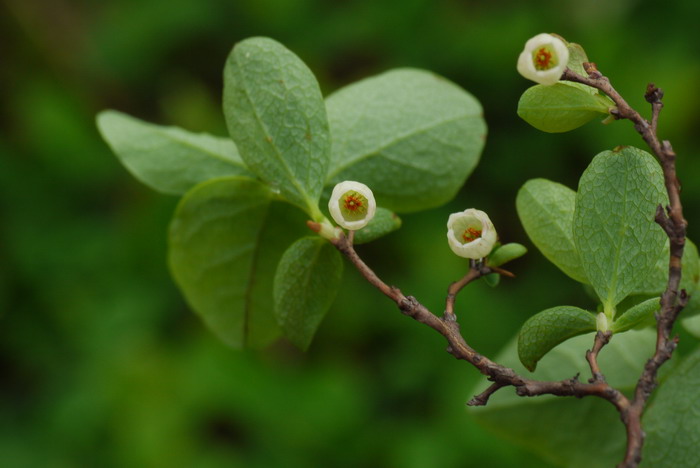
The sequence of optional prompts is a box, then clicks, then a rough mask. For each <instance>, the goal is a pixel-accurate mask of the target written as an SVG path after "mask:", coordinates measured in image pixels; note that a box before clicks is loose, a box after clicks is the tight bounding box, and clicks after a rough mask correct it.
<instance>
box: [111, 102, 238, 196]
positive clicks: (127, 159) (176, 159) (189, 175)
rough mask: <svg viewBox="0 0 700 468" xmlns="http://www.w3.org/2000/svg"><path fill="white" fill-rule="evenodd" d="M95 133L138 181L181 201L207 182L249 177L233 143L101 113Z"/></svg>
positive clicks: (112, 112) (201, 134) (118, 113)
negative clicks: (181, 197)
mask: <svg viewBox="0 0 700 468" xmlns="http://www.w3.org/2000/svg"><path fill="white" fill-rule="evenodd" d="M97 127H98V128H99V130H100V133H101V134H102V137H103V138H104V139H105V140H106V141H107V143H109V146H110V147H111V148H112V150H113V151H114V153H115V154H116V155H117V157H118V158H119V160H120V161H121V162H122V164H124V166H126V168H127V169H128V170H129V172H131V173H132V174H133V175H134V177H136V178H137V179H138V180H140V181H141V182H143V183H144V184H146V185H148V186H149V187H151V188H153V189H155V190H158V191H159V192H163V193H168V194H174V195H181V194H183V193H185V192H186V191H187V190H189V189H190V188H192V187H194V186H195V185H197V184H198V183H200V182H204V181H205V180H209V179H214V178H217V177H225V176H234V175H251V174H250V172H249V171H248V169H247V168H246V167H245V164H243V160H241V157H240V156H239V155H238V150H237V149H236V145H234V144H233V142H232V141H231V140H230V139H229V138H219V137H214V136H211V135H207V134H206V133H190V132H187V131H185V130H182V129H180V128H177V127H162V126H159V125H153V124H150V123H147V122H144V121H142V120H139V119H137V118H134V117H131V116H129V115H126V114H123V113H121V112H117V111H112V110H108V111H103V112H100V113H99V114H98V116H97Z"/></svg>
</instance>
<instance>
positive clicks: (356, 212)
mask: <svg viewBox="0 0 700 468" xmlns="http://www.w3.org/2000/svg"><path fill="white" fill-rule="evenodd" d="M368 204H369V202H368V201H367V198H366V197H365V196H364V195H362V194H361V193H360V192H356V191H354V190H349V191H347V192H345V193H344V194H343V196H342V197H341V198H340V200H338V206H339V207H340V212H341V213H342V215H343V218H345V219H346V220H347V221H359V220H361V219H364V218H365V216H367V206H368Z"/></svg>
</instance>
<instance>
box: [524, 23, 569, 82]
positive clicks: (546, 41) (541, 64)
mask: <svg viewBox="0 0 700 468" xmlns="http://www.w3.org/2000/svg"><path fill="white" fill-rule="evenodd" d="M568 63H569V49H568V48H567V47H566V44H564V41H562V40H561V39H559V38H558V37H556V36H553V35H551V34H546V33H542V34H538V35H537V36H535V37H533V38H531V39H530V40H529V41H527V42H526V43H525V49H524V50H523V51H522V52H521V53H520V57H518V73H520V74H521V75H523V76H524V77H525V78H527V79H528V80H532V81H535V82H537V83H539V84H542V85H545V86H550V85H553V84H555V83H557V82H558V81H559V78H561V75H562V73H564V70H566V65H567V64H568Z"/></svg>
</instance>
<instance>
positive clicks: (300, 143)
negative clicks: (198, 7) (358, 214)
mask: <svg viewBox="0 0 700 468" xmlns="http://www.w3.org/2000/svg"><path fill="white" fill-rule="evenodd" d="M224 116H225V117H226V124H227V125H228V129H229V133H230V134H231V137H232V138H233V140H234V141H235V142H236V145H237V146H238V150H239V151H240V153H241V157H242V158H243V160H244V161H245V162H246V164H247V165H248V167H249V168H250V169H251V170H252V171H253V172H255V173H256V174H257V175H258V176H259V177H260V178H261V179H263V180H264V181H266V182H268V183H269V184H270V185H271V186H272V187H273V190H279V191H280V192H281V193H282V195H283V196H284V197H285V198H287V199H288V200H289V201H290V202H292V203H294V204H296V205H298V206H299V207H301V208H302V209H303V210H305V211H306V212H307V213H309V215H311V216H312V217H314V218H317V217H318V216H317V215H320V213H319V212H318V206H317V205H318V200H319V197H320V195H321V191H322V189H323V183H324V181H325V180H326V172H327V168H328V163H329V159H330V136H329V133H328V120H327V118H326V108H325V104H324V102H323V97H322V96H321V91H320V89H319V86H318V83H317V82H316V78H315V77H314V75H313V73H311V71H310V70H309V69H308V68H307V67H306V65H305V64H304V63H303V62H302V61H301V60H300V59H299V58H298V57H297V56H296V55H294V54H293V53H292V52H290V51H289V50H287V49H286V48H285V47H284V46H282V45H281V44H279V43H278V42H275V41H274V40H272V39H268V38H261V37H256V38H251V39H246V40H244V41H242V42H239V43H238V44H236V46H235V47H234V48H233V50H232V51H231V54H230V55H229V56H228V59H227V60H226V66H225V68H224ZM317 220H318V219H317Z"/></svg>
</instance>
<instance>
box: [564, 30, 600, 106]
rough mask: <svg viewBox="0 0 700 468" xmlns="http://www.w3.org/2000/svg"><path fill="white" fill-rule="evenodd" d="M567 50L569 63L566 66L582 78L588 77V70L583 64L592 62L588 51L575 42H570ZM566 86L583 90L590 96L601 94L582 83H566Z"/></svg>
mask: <svg viewBox="0 0 700 468" xmlns="http://www.w3.org/2000/svg"><path fill="white" fill-rule="evenodd" d="M566 48H567V49H569V62H568V63H567V64H566V66H567V67H569V68H570V69H571V70H572V71H575V72H576V73H578V74H579V75H581V76H588V73H586V69H585V68H583V64H584V63H585V62H589V61H590V60H588V55H586V51H585V50H583V47H581V45H579V44H576V43H574V42H569V43H568V44H566ZM565 84H567V85H569V86H574V87H576V88H579V89H582V90H583V91H585V92H587V93H590V94H599V92H598V90H597V89H595V88H593V87H591V86H588V85H585V84H582V83H574V82H571V81H567V82H565Z"/></svg>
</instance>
